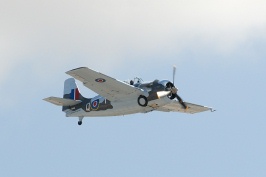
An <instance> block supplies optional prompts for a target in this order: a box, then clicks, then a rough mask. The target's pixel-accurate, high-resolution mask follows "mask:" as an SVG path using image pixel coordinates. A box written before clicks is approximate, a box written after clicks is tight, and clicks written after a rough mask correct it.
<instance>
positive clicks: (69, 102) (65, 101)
mask: <svg viewBox="0 0 266 177" xmlns="http://www.w3.org/2000/svg"><path fill="white" fill-rule="evenodd" d="M43 100H45V101H48V102H49V103H52V104H55V105H57V106H73V105H76V104H79V103H81V101H80V100H70V99H66V98H58V97H48V98H45V99H43Z"/></svg>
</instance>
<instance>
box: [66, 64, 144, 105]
mask: <svg viewBox="0 0 266 177" xmlns="http://www.w3.org/2000/svg"><path fill="white" fill-rule="evenodd" d="M66 73H67V74H69V75H70V76H72V77H74V78H75V79H77V80H79V81H81V82H83V84H84V86H86V87H87V88H89V89H91V90H92V91H94V92H96V93H98V94H99V95H101V96H103V97H105V98H106V99H108V100H110V101H117V100H124V99H129V98H130V97H132V96H139V95H142V94H144V91H143V90H142V89H140V88H136V87H134V86H131V85H129V84H127V83H124V82H121V81H119V80H116V79H114V78H112V77H109V76H106V75H104V74H102V73H99V72H96V71H93V70H91V69H89V68H87V67H81V68H76V69H73V70H70V71H67V72H66Z"/></svg>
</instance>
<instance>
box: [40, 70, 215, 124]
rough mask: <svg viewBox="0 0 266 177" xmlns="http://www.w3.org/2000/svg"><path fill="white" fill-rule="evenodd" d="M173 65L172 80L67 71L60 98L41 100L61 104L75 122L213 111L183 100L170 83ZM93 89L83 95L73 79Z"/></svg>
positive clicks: (86, 71)
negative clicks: (126, 78) (91, 94)
mask: <svg viewBox="0 0 266 177" xmlns="http://www.w3.org/2000/svg"><path fill="white" fill-rule="evenodd" d="M175 72H176V67H175V66H174V67H173V82H171V81H169V80H158V79H155V80H154V81H152V82H143V80H142V79H141V78H137V77H136V78H134V80H131V81H130V82H126V81H119V80H117V79H114V78H112V77H109V76H107V75H105V74H102V73H100V72H97V71H94V70H92V69H89V68H87V67H80V68H76V69H72V70H70V71H67V72H66V74H68V75H70V76H72V77H73V78H69V79H66V80H65V82H64V94H63V98H59V97H48V98H45V99H43V100H45V101H48V102H50V103H53V104H55V105H57V106H62V111H63V112H65V114H66V117H78V118H79V120H78V125H81V124H82V120H83V118H84V117H102V116H121V115H128V114H135V113H148V112H151V111H163V112H170V111H173V112H182V113H190V114H194V113H198V112H203V111H208V110H209V111H211V112H213V111H215V110H213V109H212V108H210V107H207V106H201V105H197V104H193V103H189V102H184V101H183V100H182V98H181V97H180V96H179V95H178V94H177V92H178V88H177V87H175V85H174V80H175ZM74 78H75V79H77V80H79V81H81V82H82V83H83V85H84V86H85V87H87V88H89V89H90V90H92V91H94V92H96V93H97V94H99V95H97V96H95V97H93V98H85V97H84V96H83V95H82V94H81V93H80V91H79V89H78V86H77V84H76V82H75V79H74Z"/></svg>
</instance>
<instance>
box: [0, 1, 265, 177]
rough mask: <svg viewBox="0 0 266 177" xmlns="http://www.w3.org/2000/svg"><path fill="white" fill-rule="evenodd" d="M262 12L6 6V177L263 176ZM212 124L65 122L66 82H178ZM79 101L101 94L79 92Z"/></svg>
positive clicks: (158, 4) (228, 6)
mask: <svg viewBox="0 0 266 177" xmlns="http://www.w3.org/2000/svg"><path fill="white" fill-rule="evenodd" d="M265 46H266V1H263V0H252V1H251V0H242V1H240V0H224V1H216V0H215V1H213V0H212V1H209V0H201V1H195V0H187V1H183V0H176V1H171V0H166V1H147V0H141V1H140V0H134V1H123V0H121V1H120V0H114V1H112V2H111V1H104V0H101V1H97V2H96V1H90V0H88V1H83V0H75V1H74V0H73V1H72V0H65V1H59V0H56V1H50V0H45V1H44V0H40V1H33V0H25V1H16V0H9V1H7V0H0V62H1V65H0V89H1V90H0V91H1V93H2V96H1V99H2V100H1V102H2V104H1V108H0V110H1V113H0V115H1V124H0V141H1V146H0V176H12V177H14V176H23V177H24V176H25V177H26V176H27V177H28V176H43V177H47V176H93V177H98V176H115V177H118V176H121V177H122V176H123V177H124V176H130V177H131V176H132V177H136V176H145V177H146V176H153V177H155V176H158V177H161V176H173V177H174V176H175V177H176V176H184V177H194V176H198V177H201V176H202V177H206V176H211V177H213V176H219V177H220V176H221V177H223V176H232V177H235V176H241V177H245V176H247V177H250V176H258V177H260V176H266V170H265V165H266V152H265V149H266V142H265V133H266V120H265V115H266V110H265V99H266V96H265V90H266V82H265V81H266V80H265V76H266V70H265V67H266V61H265V58H266V50H265V49H266V47H265ZM173 65H176V66H177V72H176V81H175V83H176V85H177V87H178V88H179V90H180V91H179V94H180V95H181V97H182V98H183V99H184V100H185V101H189V102H193V103H197V104H202V105H207V106H211V107H214V108H215V109H217V111H216V112H214V113H211V112H204V113H200V114H195V115H186V114H181V113H161V112H152V113H149V114H135V115H129V116H121V117H109V118H87V119H85V120H84V122H83V125H82V126H78V125H77V121H78V120H77V119H75V118H65V115H64V114H63V112H61V108H60V107H56V106H54V105H51V104H49V103H47V102H44V101H43V100H42V99H43V98H45V97H48V96H62V93H63V82H64V80H65V79H67V78H68V77H69V76H68V75H66V74H65V72H66V71H68V70H71V69H73V68H76V67H81V66H86V67H89V68H92V69H94V70H97V71H100V72H102V73H105V74H107V75H110V76H111V77H114V78H117V79H119V80H127V79H131V78H133V77H135V76H138V77H141V78H142V79H143V80H148V81H151V80H154V79H169V80H171V79H172V66H173ZM77 83H78V85H79V87H80V90H81V92H82V94H83V95H84V96H87V97H93V96H95V95H96V94H95V93H93V92H92V91H89V90H88V89H87V88H85V87H83V86H82V84H81V83H80V82H77Z"/></svg>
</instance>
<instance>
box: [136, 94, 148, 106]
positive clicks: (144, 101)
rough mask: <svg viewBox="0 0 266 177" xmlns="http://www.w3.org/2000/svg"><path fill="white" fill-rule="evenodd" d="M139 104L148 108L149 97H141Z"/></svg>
mask: <svg viewBox="0 0 266 177" xmlns="http://www.w3.org/2000/svg"><path fill="white" fill-rule="evenodd" d="M138 104H139V105H140V106H142V107H146V106H147V105H148V99H147V97H145V96H143V95H140V96H139V97H138Z"/></svg>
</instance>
